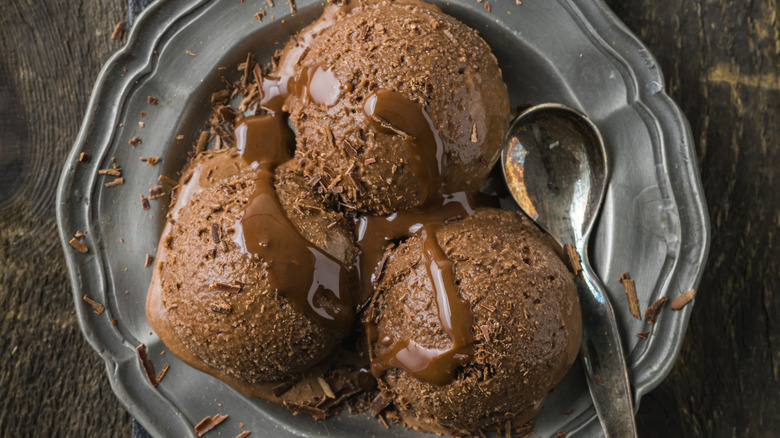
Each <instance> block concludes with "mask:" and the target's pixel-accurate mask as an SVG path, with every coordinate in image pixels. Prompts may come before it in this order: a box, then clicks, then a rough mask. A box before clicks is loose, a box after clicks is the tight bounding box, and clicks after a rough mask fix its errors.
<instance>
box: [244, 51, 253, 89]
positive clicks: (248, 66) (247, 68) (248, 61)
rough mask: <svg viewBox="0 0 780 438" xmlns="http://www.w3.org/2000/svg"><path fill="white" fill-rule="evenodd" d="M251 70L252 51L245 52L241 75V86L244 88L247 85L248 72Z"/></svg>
mask: <svg viewBox="0 0 780 438" xmlns="http://www.w3.org/2000/svg"><path fill="white" fill-rule="evenodd" d="M251 72H252V52H249V53H247V54H246V62H244V74H243V75H242V76H241V86H242V87H244V88H246V87H247V86H248V85H249V73H251Z"/></svg>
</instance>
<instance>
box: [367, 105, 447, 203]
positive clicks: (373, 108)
mask: <svg viewBox="0 0 780 438" xmlns="http://www.w3.org/2000/svg"><path fill="white" fill-rule="evenodd" d="M363 112H364V113H365V114H366V118H367V119H368V121H369V123H370V124H371V125H372V126H373V127H374V129H376V130H377V131H379V132H384V133H396V134H399V135H401V136H403V137H404V142H405V143H406V148H407V150H408V152H409V156H410V157H411V159H412V169H413V170H414V175H415V177H416V178H417V183H418V185H419V189H420V198H421V199H422V200H423V204H425V205H430V204H434V203H435V200H436V199H437V198H439V197H440V196H441V195H440V193H441V185H442V179H441V174H442V167H443V166H444V162H443V161H444V145H443V143H442V140H441V137H440V136H439V133H438V131H437V130H436V127H435V126H434V124H433V121H432V120H431V118H430V116H429V115H428V112H427V111H425V107H423V106H422V105H420V104H419V103H417V102H413V101H411V100H409V99H407V98H406V97H404V96H403V95H402V94H400V93H397V92H395V91H392V90H387V89H379V90H377V91H375V92H374V93H373V94H372V95H371V96H369V97H368V99H366V103H365V104H364V105H363Z"/></svg>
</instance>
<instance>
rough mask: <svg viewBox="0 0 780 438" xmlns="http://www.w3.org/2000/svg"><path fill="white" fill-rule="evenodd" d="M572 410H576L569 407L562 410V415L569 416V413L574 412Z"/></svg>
mask: <svg viewBox="0 0 780 438" xmlns="http://www.w3.org/2000/svg"><path fill="white" fill-rule="evenodd" d="M572 412H574V409H567V410H565V411H563V412H561V415H566V416H569V415H571V414H572Z"/></svg>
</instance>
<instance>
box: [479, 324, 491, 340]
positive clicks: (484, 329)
mask: <svg viewBox="0 0 780 438" xmlns="http://www.w3.org/2000/svg"><path fill="white" fill-rule="evenodd" d="M479 328H480V330H482V337H484V338H485V342H486V343H488V342H490V328H489V327H488V326H486V325H481V326H479Z"/></svg>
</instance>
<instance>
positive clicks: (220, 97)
mask: <svg viewBox="0 0 780 438" xmlns="http://www.w3.org/2000/svg"><path fill="white" fill-rule="evenodd" d="M228 96H230V91H229V90H219V91H216V92H214V93H212V94H211V103H225V102H227V98H228Z"/></svg>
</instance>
